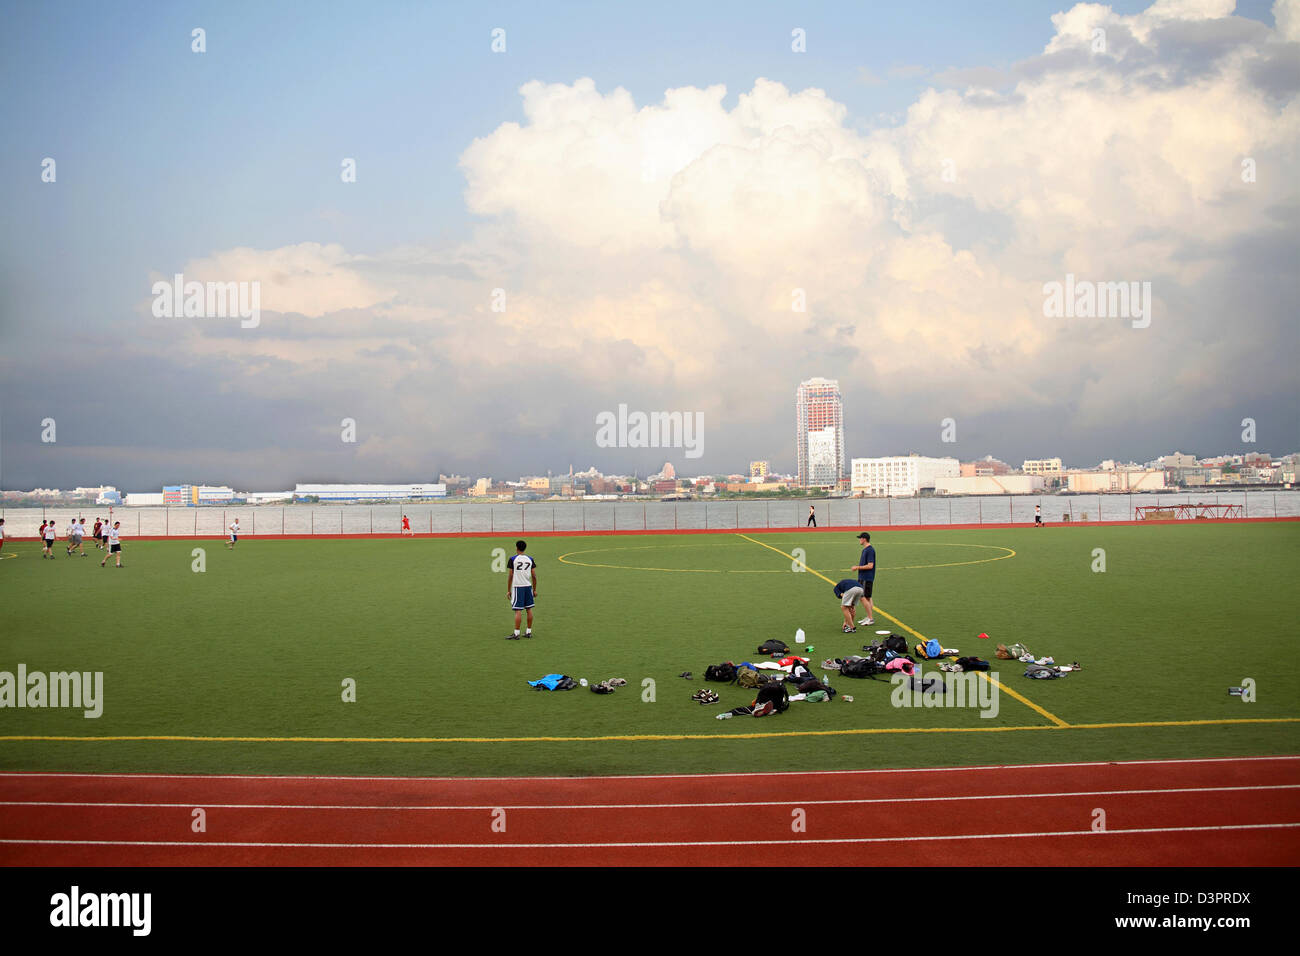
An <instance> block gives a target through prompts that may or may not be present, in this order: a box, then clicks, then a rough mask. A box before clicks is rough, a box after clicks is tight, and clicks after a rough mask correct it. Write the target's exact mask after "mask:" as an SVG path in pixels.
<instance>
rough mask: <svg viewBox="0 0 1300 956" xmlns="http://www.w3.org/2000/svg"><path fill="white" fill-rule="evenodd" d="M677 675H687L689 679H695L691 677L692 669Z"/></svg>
mask: <svg viewBox="0 0 1300 956" xmlns="http://www.w3.org/2000/svg"><path fill="white" fill-rule="evenodd" d="M677 676H678V677H685V678H686V679H687V680H693V678H692V677H691V672H690V671H682V672H681V673H680V674H678V675H677Z"/></svg>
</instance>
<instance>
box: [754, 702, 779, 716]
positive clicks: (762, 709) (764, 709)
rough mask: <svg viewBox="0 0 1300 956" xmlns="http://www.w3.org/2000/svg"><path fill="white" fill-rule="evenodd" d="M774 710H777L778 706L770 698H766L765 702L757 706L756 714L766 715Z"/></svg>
mask: <svg viewBox="0 0 1300 956" xmlns="http://www.w3.org/2000/svg"><path fill="white" fill-rule="evenodd" d="M774 710H776V707H775V706H774V705H773V704H772V702H771V701H770V700H765V701H763V703H761V704H759V705H758V706H757V707H755V708H754V716H755V717H766V716H767V715H768V714H770V713H772V711H774Z"/></svg>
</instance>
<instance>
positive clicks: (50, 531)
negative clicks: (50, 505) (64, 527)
mask: <svg viewBox="0 0 1300 956" xmlns="http://www.w3.org/2000/svg"><path fill="white" fill-rule="evenodd" d="M44 534H45V550H44V552H42V554H41V557H42V558H53V557H54V538H55V537H56V535H57V534H58V532H57V531H56V530H55V529H54V522H53V521H49V522H46V525H45V532H44Z"/></svg>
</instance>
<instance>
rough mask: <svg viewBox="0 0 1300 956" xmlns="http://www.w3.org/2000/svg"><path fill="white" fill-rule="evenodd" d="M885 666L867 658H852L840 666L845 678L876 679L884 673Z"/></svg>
mask: <svg viewBox="0 0 1300 956" xmlns="http://www.w3.org/2000/svg"><path fill="white" fill-rule="evenodd" d="M884 670H885V665H884V664H882V663H881V662H880V661H873V660H871V659H870V658H866V657H850V658H848V659H846V660H844V661H843V662H841V664H840V673H841V674H843V675H844V676H845V677H874V676H875V675H876V674H881V673H884Z"/></svg>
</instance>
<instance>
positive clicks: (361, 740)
mask: <svg viewBox="0 0 1300 956" xmlns="http://www.w3.org/2000/svg"><path fill="white" fill-rule="evenodd" d="M1291 723H1300V717H1242V718H1225V719H1223V720H1140V721H1129V722H1124V723H1111V724H1065V725H1064V726H1062V727H1053V726H1049V725H1048V724H1026V725H1024V726H1012V727H850V728H844V729H841V730H785V731H778V732H767V733H738V734H607V735H603V736H598V737H200V736H186V735H180V734H167V735H163V734H159V735H140V736H104V737H74V736H22V735H14V736H4V737H0V742H9V743H13V742H29V743H31V742H37V743H39V742H55V741H61V742H65V743H97V742H112V741H156V742H158V741H177V742H187V743H218V744H220V743H255V744H294V743H306V744H532V743H557V742H558V743H579V742H586V741H591V742H599V741H632V742H635V741H655V740H735V739H736V738H738V737H740V738H771V737H847V736H859V735H862V734H981V733H983V734H989V733H1007V732H1010V731H1019V730H1116V729H1124V728H1131V727H1201V726H1206V725H1218V724H1291Z"/></svg>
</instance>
